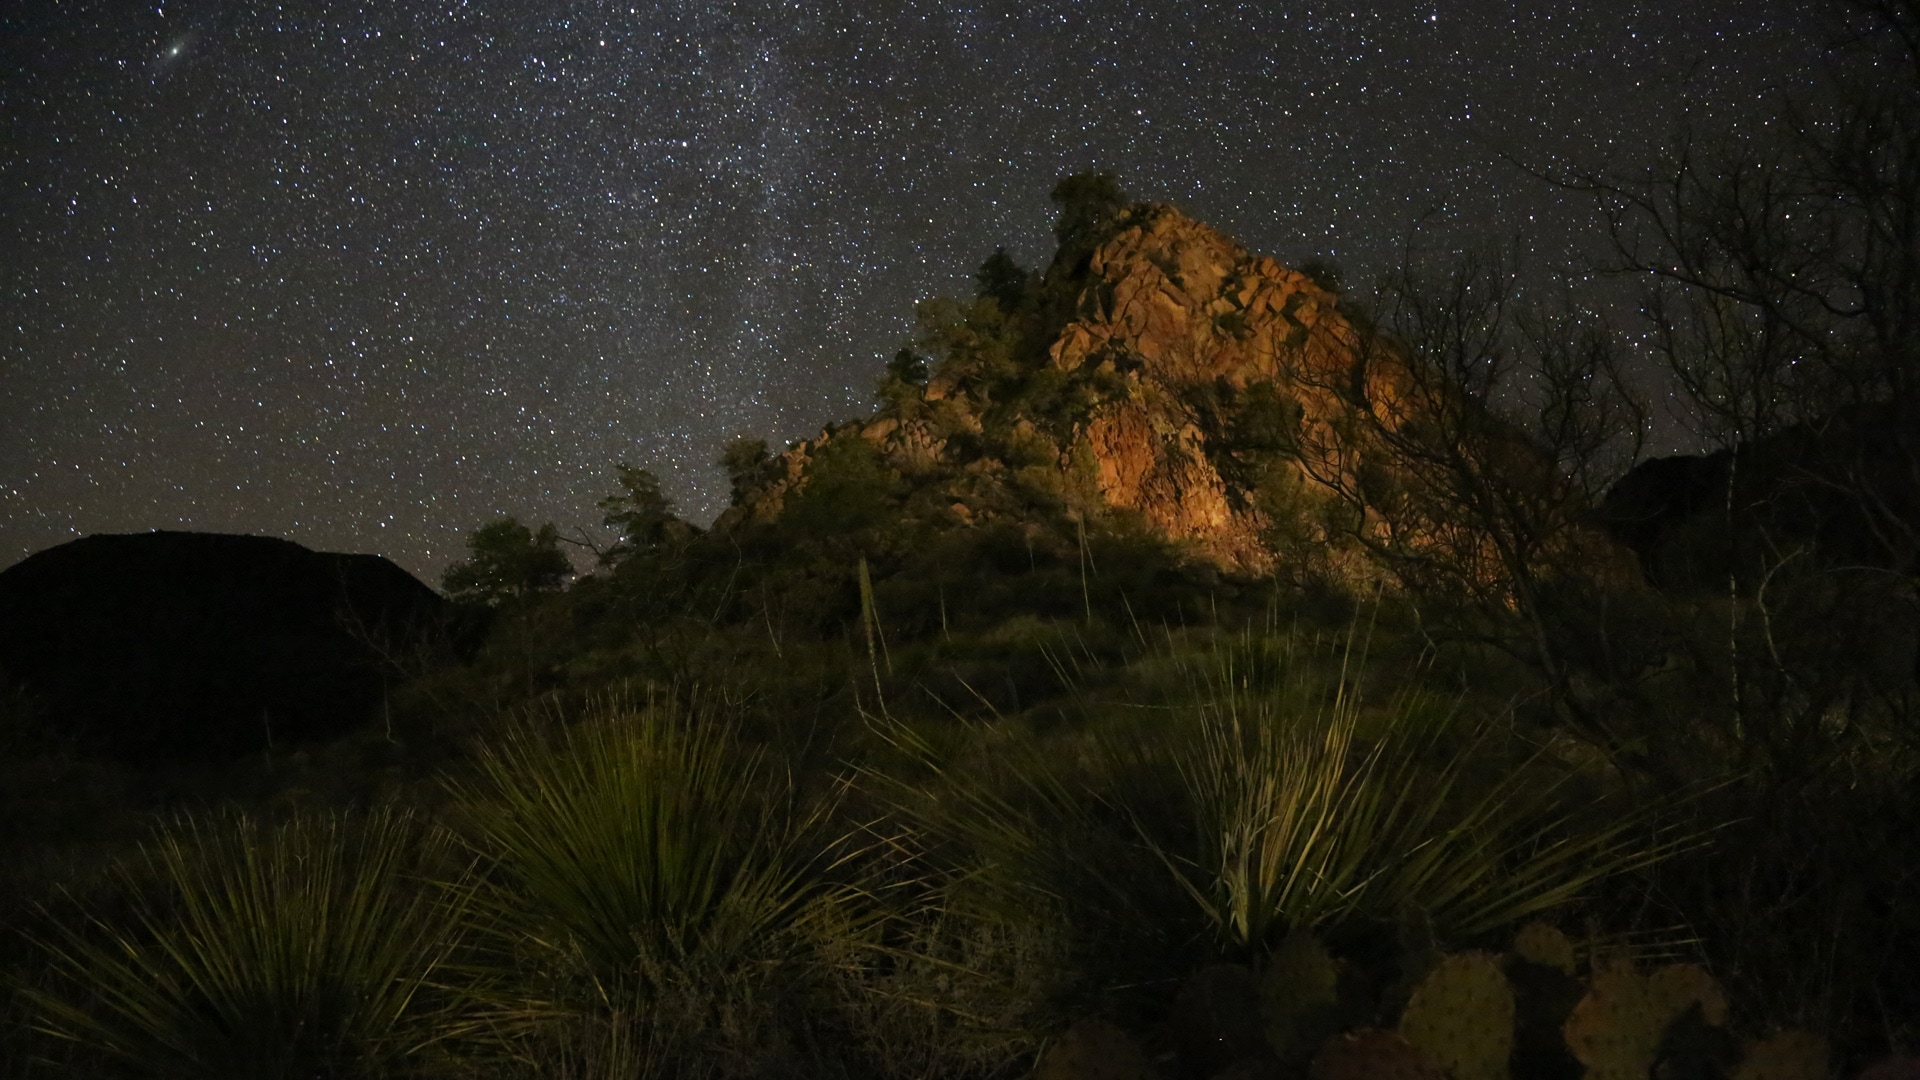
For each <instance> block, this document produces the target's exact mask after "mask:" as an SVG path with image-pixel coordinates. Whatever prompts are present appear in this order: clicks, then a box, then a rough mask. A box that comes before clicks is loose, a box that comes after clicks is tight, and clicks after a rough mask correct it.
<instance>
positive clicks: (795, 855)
mask: <svg viewBox="0 0 1920 1080" xmlns="http://www.w3.org/2000/svg"><path fill="white" fill-rule="evenodd" d="M452 787H453V794H454V795H455V797H456V802H457V804H458V813H459V814H460V816H461V818H462V821H463V832H464V834H465V835H466V836H467V837H468V839H469V841H470V843H471V845H472V847H473V848H474V850H475V851H476V853H477V854H478V855H479V856H480V857H481V858H482V859H483V860H484V865H485V871H484V872H483V875H482V877H481V879H480V884H479V886H478V888H476V890H475V891H474V894H473V904H474V910H475V911H476V913H477V915H478V921H477V924H476V925H477V927H478V930H477V934H476V942H477V944H478V946H479V950H480V955H481V961H480V963H479V964H478V965H476V966H475V968H474V969H473V976H474V977H473V978H472V979H470V980H469V982H468V984H467V989H468V991H469V993H470V996H471V999H472V1001H473V1003H474V1005H475V1011H474V1013H473V1016H474V1020H473V1023H472V1024H471V1025H470V1027H469V1034H472V1035H475V1036H479V1037H481V1038H482V1041H483V1042H490V1043H491V1045H492V1046H494V1047H495V1049H496V1050H504V1051H505V1052H506V1053H507V1054H508V1055H509V1056H512V1057H516V1058H519V1059H521V1060H522V1061H523V1062H524V1063H528V1064H539V1065H540V1068H539V1072H540V1073H541V1074H555V1075H563V1074H564V1075H599V1074H601V1073H603V1072H604V1071H605V1070H606V1069H607V1068H611V1067H613V1063H615V1062H616V1061H617V1062H618V1063H619V1067H620V1068H621V1069H623V1070H625V1071H626V1072H627V1073H629V1074H632V1075H648V1074H650V1073H658V1072H662V1071H666V1070H672V1071H674V1072H688V1071H689V1070H696V1069H698V1068H700V1067H701V1066H700V1062H701V1061H703V1060H706V1058H709V1057H711V1055H710V1054H709V1053H708V1051H711V1050H712V1049H713V1047H714V1046H716V1045H718V1044H720V1043H727V1044H729V1047H730V1050H731V1051H740V1052H751V1050H750V1048H749V1047H747V1046H746V1045H745V1044H746V1043H747V1042H749V1041H751V1040H752V1039H755V1038H759V1037H761V1036H762V1035H764V1034H766V1032H767V1031H768V1030H770V1027H769V1025H771V1026H773V1027H777V1024H774V1023H773V1021H772V1020H771V1019H770V1018H768V1017H766V1016H764V1015H748V1014H749V1013H751V1012H752V1011H753V1010H754V1009H757V1008H760V1007H762V1006H765V1005H766V1004H767V1003H769V1002H770V1001H772V1000H774V999H777V998H778V997H779V990H780V987H781V985H782V982H781V978H782V976H787V975H794V974H795V973H796V971H797V970H799V969H804V967H805V966H806V965H805V961H806V958H807V955H808V954H809V952H810V950H811V949H812V948H813V947H814V945H815V944H817V942H815V941H814V940H813V935H816V934H819V933H829V932H833V933H839V932H846V928H847V926H848V923H847V921H846V920H845V919H844V918H841V917H839V916H840V914H841V913H840V912H838V911H837V910H835V908H836V905H837V904H838V903H839V902H840V901H841V900H842V899H843V898H844V896H843V893H842V892H841V891H840V890H838V889H836V888H835V887H834V886H832V885H831V884H830V882H829V879H828V874H829V871H830V869H831V867H832V866H833V865H834V859H833V857H832V849H833V848H834V844H833V842H832V841H831V840H830V839H829V838H827V837H826V834H825V833H824V832H823V831H822V829H821V825H822V822H823V819H824V812H823V809H822V807H821V806H820V804H818V803H817V802H816V803H815V804H814V805H813V807H812V808H811V809H809V808H807V807H806V806H803V805H802V799H801V797H800V795H799V793H798V792H796V791H795V790H794V786H793V784H792V781H791V780H790V778H788V777H786V776H784V775H782V774H780V773H778V772H777V771H776V770H774V769H773V768H771V767H770V766H769V765H768V764H767V762H766V761H765V760H764V758H763V757H762V755H760V754H759V753H757V752H755V751H752V750H749V749H747V748H745V747H743V746H742V745H741V744H740V742H739V741H738V739H737V738H736V737H735V736H734V734H733V732H732V731H731V729H730V728H728V727H727V726H726V725H725V724H724V723H722V722H720V721H718V720H716V719H714V718H711V717H706V716H701V715H698V714H695V713H691V712H688V711H686V710H683V709H678V708H671V707H645V708H633V707H621V706H611V707H605V708H602V709H600V710H599V711H598V713H597V714H596V715H593V716H591V717H589V718H587V719H585V720H582V721H579V722H577V723H571V724H569V723H566V722H564V721H563V720H561V719H559V718H554V717H548V718H546V719H545V721H544V722H543V721H539V720H535V719H525V720H522V721H520V722H517V723H515V724H513V725H511V726H509V728H508V729H507V730H506V731H505V732H504V733H503V735H502V736H501V737H500V738H498V739H496V740H494V741H493V742H492V743H490V744H489V745H488V746H486V747H485V748H483V749H482V750H481V751H480V753H479V755H478V758H477V761H476V763H475V771H474V773H473V775H472V776H470V777H469V778H466V779H463V780H460V781H456V782H455V783H454V784H453V785H452ZM830 928H831V929H830ZM703 1047H704V1049H703ZM543 1057H544V1059H545V1060H544V1062H542V1061H541V1060H540V1059H542V1058H543ZM569 1063H571V1064H569ZM708 1063H709V1064H711V1062H708Z"/></svg>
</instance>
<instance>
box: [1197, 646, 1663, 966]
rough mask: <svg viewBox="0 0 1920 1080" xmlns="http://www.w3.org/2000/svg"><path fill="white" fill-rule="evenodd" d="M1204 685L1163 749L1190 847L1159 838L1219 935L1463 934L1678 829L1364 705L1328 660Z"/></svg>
mask: <svg viewBox="0 0 1920 1080" xmlns="http://www.w3.org/2000/svg"><path fill="white" fill-rule="evenodd" d="M1212 691H1213V692H1212V693H1211V694H1209V695H1208V697H1209V698H1210V700H1207V701H1206V702H1205V703H1204V704H1202V705H1201V706H1199V707H1198V708H1197V709H1196V710H1194V719H1195V720H1196V721H1197V724H1198V732H1197V736H1198V737H1197V738H1196V739H1195V740H1193V742H1192V745H1193V747H1194V749H1193V750H1191V751H1186V752H1181V753H1179V755H1178V761H1179V768H1180V772H1181V776H1182V777H1183V779H1184V781H1185V784H1186V787H1187V789H1188V791H1189V792H1190V794H1191V797H1192V804H1193V808H1194V812H1195V830H1194V833H1193V836H1194V840H1195V842H1196V846H1195V849H1194V850H1191V851H1188V852H1184V853H1176V852H1172V851H1169V850H1168V849H1167V848H1165V847H1164V846H1162V847H1161V848H1160V851H1161V854H1162V857H1163V858H1164V859H1165V860H1166V861H1167V863H1168V864H1169V865H1170V866H1172V867H1174V868H1175V870H1176V871H1177V873H1178V874H1179V876H1180V878H1181V880H1182V882H1183V883H1184V884H1185V886H1186V889H1187V892H1188V893H1189V895H1190V896H1191V897H1192V898H1193V899H1194V900H1195V901H1197V902H1198V903H1199V905H1200V907H1201V909H1202V910H1203V911H1204V913H1205V915H1206V917H1207V919H1208V921H1209V922H1211V923H1212V924H1213V926H1214V928H1215V930H1216V932H1217V933H1218V935H1219V936H1220V938H1221V939H1222V940H1223V942H1224V943H1226V944H1228V945H1230V946H1234V947H1239V948H1253V949H1256V950H1263V949H1266V948H1270V947H1271V946H1272V945H1274V944H1275V943H1277V942H1278V941H1279V939H1280V937H1281V936H1284V934H1285V933H1286V932H1287V931H1288V930H1291V929H1306V928H1313V927H1323V926H1328V925H1333V924H1342V923H1358V922H1368V921H1377V922H1392V921H1396V920H1403V919H1407V918H1415V919H1419V920H1422V921H1427V922H1430V923H1431V926H1432V928H1433V929H1434V931H1435V932H1437V933H1438V934H1440V935H1441V936H1442V937H1446V938H1452V939H1456V940H1458V939H1464V938H1471V937H1473V936H1475V935H1478V934H1482V933H1485V932H1487V931H1490V930H1493V929H1496V928H1498V927H1502V926H1506V925H1510V924H1513V923H1516V922H1519V921H1520V920H1522V919H1525V918H1526V917H1528V916H1529V915H1533V914H1536V913H1538V912H1541V911H1545V910H1547V909H1550V908H1553V907H1556V906H1558V905H1560V904H1563V903H1566V902H1567V901H1570V900H1572V899H1574V898H1575V897H1577V896H1579V895H1580V894H1581V893H1582V892H1584V891H1585V890H1586V889H1588V888H1589V887H1590V886H1592V885H1593V884H1595V883H1596V882H1598V881H1600V880H1601V879H1603V878H1605V877H1607V876H1609V875H1612V874H1615V873H1620V872H1623V871H1627V870H1631V869H1634V868H1637V867H1642V866H1645V865H1648V864H1649V863H1652V862H1654V861H1656V860H1658V859H1661V858H1664V857H1665V856H1666V855H1668V854H1671V853H1672V852H1673V851H1674V850H1676V849H1677V848H1678V847H1679V846H1682V845H1684V843H1685V842H1686V839H1685V838H1682V837H1677V836H1674V835H1672V834H1668V833H1662V832H1660V831H1659V830H1657V829H1655V828H1654V825H1653V820H1652V817H1653V814H1654V813H1655V812H1656V811H1657V809H1658V808H1656V807H1643V808H1642V809H1640V810H1636V811H1631V812H1625V813H1622V812H1618V811H1609V810H1608V809H1607V808H1605V807H1603V806H1600V805H1597V804H1591V803H1588V804H1578V805H1576V804H1574V803H1571V802H1569V800H1568V799H1566V798H1565V795H1564V793H1565V782H1566V781H1567V780H1568V779H1569V778H1570V774H1569V773H1568V772H1567V771H1565V770H1558V769H1555V768H1553V767H1552V766H1551V764H1550V763H1549V762H1548V761H1547V760H1546V759H1545V758H1544V757H1543V756H1542V755H1540V754H1539V753H1537V752H1536V753H1524V754H1521V755H1518V756H1517V757H1516V756H1512V755H1507V754H1505V753H1504V752H1502V751H1501V750H1500V748H1499V747H1498V746H1497V740H1496V739H1495V738H1494V735H1495V734H1496V725H1495V724H1494V723H1492V722H1487V723H1480V724H1474V723H1468V722H1465V721H1463V720H1462V718H1460V717H1459V716H1457V715H1454V714H1453V713H1451V711H1450V710H1447V709H1445V708H1440V707H1437V706H1436V705H1435V703H1433V702H1431V701H1423V700H1422V699H1421V698H1419V697H1418V696H1414V695H1403V696H1402V697H1400V698H1399V699H1397V700H1396V701H1395V702H1394V703H1393V704H1392V705H1391V706H1390V707H1389V708H1388V709H1386V710H1385V711H1384V712H1383V713H1381V714H1379V715H1374V716H1364V715H1363V711H1362V709H1361V706H1360V703H1359V701H1358V699H1357V696H1356V694H1355V693H1354V691H1353V688H1352V686H1351V684H1350V683H1349V682H1348V681H1347V680H1346V679H1345V678H1344V677H1343V678H1342V679H1341V680H1340V681H1339V683H1338V684H1337V688H1336V689H1335V690H1334V691H1333V693H1332V694H1331V695H1330V696H1317V695H1315V694H1313V693H1310V692H1306V691H1305V689H1304V688H1303V687H1302V686H1300V685H1295V684H1290V683H1283V684H1282V685H1280V686H1278V687H1272V688H1267V689H1264V690H1258V691H1251V690H1248V689H1247V688H1246V687H1245V686H1244V685H1241V684H1236V683H1234V682H1233V680H1232V679H1231V678H1222V679H1217V680H1215V681H1214V683H1213V688H1212ZM1363 721H1365V722H1366V723H1367V724H1368V725H1369V726H1372V727H1374V728H1377V730H1376V731H1375V732H1374V733H1373V734H1372V737H1371V738H1370V739H1363V738H1361V735H1360V733H1361V728H1362V725H1363ZM1489 764H1491V765H1492V768H1491V769H1489V768H1488V767H1487V766H1488V765H1489Z"/></svg>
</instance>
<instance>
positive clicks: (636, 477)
mask: <svg viewBox="0 0 1920 1080" xmlns="http://www.w3.org/2000/svg"><path fill="white" fill-rule="evenodd" d="M616 470H617V474H618V476H619V479H620V487H621V492H620V493H619V494H618V495H609V496H607V497H606V498H604V499H601V500H600V502H599V504H598V505H599V507H600V509H601V510H602V511H604V512H605V514H606V516H605V517H603V518H602V519H601V524H603V525H605V526H606V527H607V528H609V529H613V530H615V531H616V532H618V533H619V534H620V539H619V540H617V541H615V543H614V545H613V546H612V547H610V548H608V549H607V550H606V551H604V552H601V554H600V563H601V565H603V566H612V565H615V564H617V563H620V562H624V561H625V560H627V559H629V558H632V557H633V556H634V555H637V554H639V553H640V552H643V551H647V550H650V549H652V548H656V547H658V546H660V545H661V544H662V543H664V542H666V541H667V540H668V539H669V538H670V537H671V536H672V534H674V533H675V532H683V531H691V526H688V525H687V524H686V523H685V522H683V521H681V520H680V519H679V518H678V517H676V516H674V513H673V500H672V499H669V498H667V497H666V495H664V494H663V493H661V491H660V480H659V478H658V477H655V476H654V475H653V473H651V472H649V471H647V470H646V469H639V468H635V467H633V466H631V465H620V466H617V467H616Z"/></svg>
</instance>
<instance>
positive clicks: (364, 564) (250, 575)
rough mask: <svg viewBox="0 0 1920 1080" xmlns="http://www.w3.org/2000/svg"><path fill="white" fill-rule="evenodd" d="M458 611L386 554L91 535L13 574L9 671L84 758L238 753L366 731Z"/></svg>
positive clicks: (0, 639)
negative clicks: (404, 669) (413, 654)
mask: <svg viewBox="0 0 1920 1080" xmlns="http://www.w3.org/2000/svg"><path fill="white" fill-rule="evenodd" d="M447 607H448V605H447V602H446V601H444V600H442V599H441V598H440V597H439V596H438V595H437V594H435V593H434V592H433V590H431V589H429V588H427V587H426V586H425V585H423V584H421V583H420V581H419V580H417V579H416V578H414V577H413V576H412V575H410V574H408V573H407V572H406V571H404V570H402V569H400V568H399V567H398V566H395V565H394V564H393V563H391V562H388V561H387V560H386V559H384V558H381V557H380V556H378V555H338V554H330V553H324V552H315V551H310V550H308V549H307V548H304V547H302V546H300V545H299V544H295V543H292V542H290V541H286V540H278V539H273V538H271V537H262V536H227V535H219V534H211V533H184V532H152V533H142V534H136V535H126V536H89V537H86V538H84V539H80V540H75V541H73V542H71V543H68V544H62V545H61V546H59V547H56V548H49V549H48V550H46V551H42V552H39V553H37V554H35V555H32V556H30V557H28V558H27V559H25V560H23V561H21V562H20V563H18V564H16V565H14V566H12V567H10V568H9V569H7V570H6V571H4V572H0V675H4V677H5V678H7V679H11V680H12V681H14V682H17V683H19V684H20V685H22V686H23V687H24V688H25V689H26V690H27V691H28V693H29V694H31V695H32V696H33V697H34V698H35V699H37V700H38V702H39V704H40V708H39V710H38V712H39V714H40V716H41V718H42V720H43V722H44V727H43V730H45V731H48V732H51V733H54V734H56V735H57V736H59V737H60V738H62V739H63V740H64V739H71V740H72V741H73V742H74V743H75V744H77V747H78V748H79V749H80V750H82V751H83V752H89V753H100V754H104V755H108V756H113V757H120V758H129V759H134V758H140V757H144V756H149V755H159V756H166V757H180V756H195V757H226V756H234V755H239V754H244V753H250V752H257V751H260V750H262V749H265V748H267V747H270V746H273V747H279V746H285V745H289V744H294V743H300V742H307V741H312V740H320V739H328V738H333V737H335V736H338V735H340V734H342V733H344V732H346V731H347V730H348V729H350V728H352V727H353V726H355V725H356V724H358V723H360V722H362V721H363V720H365V719H366V718H367V717H368V716H369V715H370V714H371V713H372V712H373V710H375V709H376V708H378V707H379V705H380V703H381V700H382V696H383V694H384V693H386V692H387V690H388V689H390V687H391V686H392V684H393V683H394V682H396V681H397V679H398V677H399V674H400V673H399V669H398V668H397V667H396V665H395V664H394V662H393V661H394V659H395V658H396V657H397V656H399V655H402V654H404V653H406V652H408V651H409V650H413V649H416V648H417V647H418V646H419V644H420V643H421V642H422V641H424V640H425V639H426V637H427V636H428V635H430V634H432V633H433V632H434V631H435V629H436V628H437V627H439V626H441V625H444V621H445V615H446V609H447Z"/></svg>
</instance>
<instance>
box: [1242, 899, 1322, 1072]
mask: <svg viewBox="0 0 1920 1080" xmlns="http://www.w3.org/2000/svg"><path fill="white" fill-rule="evenodd" d="M1339 1007H1340V964H1339V961H1337V960H1335V959H1334V958H1333V956H1332V955H1331V954H1330V953H1328V952H1327V948H1326V946H1324V945H1322V944H1320V939H1319V938H1316V937H1314V936H1313V935H1312V934H1310V933H1307V932H1306V931H1304V930H1296V931H1294V932H1293V933H1292V934H1289V935H1287V939H1286V940H1285V941H1283V942H1281V943H1280V947H1279V948H1278V949H1275V950H1274V953H1273V957H1272V958H1271V959H1270V960H1268V962H1267V969H1266V972H1265V974H1264V975H1262V976H1261V979H1260V1018H1261V1023H1262V1025H1263V1027H1264V1029H1265V1032H1266V1036H1267V1043H1268V1044H1269V1045H1271V1046H1272V1047H1273V1052H1274V1053H1275V1054H1277V1055H1278V1056H1279V1057H1280V1060H1282V1061H1290V1062H1301V1063H1304V1062H1305V1061H1307V1060H1308V1059H1309V1058H1310V1057H1312V1056H1313V1051H1314V1049H1315V1048H1316V1047H1318V1046H1319V1045H1320V1044H1321V1043H1322V1042H1324V1041H1325V1040H1326V1038H1327V1036H1329V1035H1331V1034H1333V1032H1334V1030H1335V1028H1336V1027H1337V1025H1338V1022H1339V1021H1338V1012H1339Z"/></svg>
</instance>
